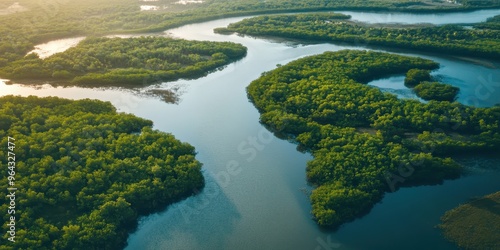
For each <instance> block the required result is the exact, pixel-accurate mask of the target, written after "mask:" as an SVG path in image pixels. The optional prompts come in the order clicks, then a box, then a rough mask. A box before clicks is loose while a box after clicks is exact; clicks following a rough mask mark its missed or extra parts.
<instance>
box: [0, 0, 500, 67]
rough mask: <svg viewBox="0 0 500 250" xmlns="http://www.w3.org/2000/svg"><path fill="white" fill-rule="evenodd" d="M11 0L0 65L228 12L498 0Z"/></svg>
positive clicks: (424, 6)
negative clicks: (67, 42) (65, 45)
mask: <svg viewBox="0 0 500 250" xmlns="http://www.w3.org/2000/svg"><path fill="white" fill-rule="evenodd" d="M16 2H18V3H19V5H20V6H22V7H23V8H25V9H26V10H25V11H22V12H17V13H15V12H14V13H12V14H9V15H0V23H1V24H2V25H1V26H0V67H2V66H4V65H7V64H8V63H10V62H13V61H15V60H19V59H21V58H22V57H24V56H25V55H26V53H28V52H29V51H31V50H32V49H33V48H34V46H35V45H36V44H39V43H43V42H47V41H50V40H54V39H61V38H68V37H73V36H102V35H106V34H117V33H118V34H123V33H148V32H162V31H165V30H166V29H169V28H174V27H178V26H181V25H184V24H188V23H195V22H202V21H207V20H213V19H218V18H224V17H231V16H243V15H251V14H265V13H289V12H294V11H318V10H334V9H336V10H339V9H350V10H371V11H373V10H378V11H406V12H422V11H426V12H437V11H457V10H458V11H460V10H473V9H480V8H498V7H500V2H499V1H498V0H481V1H474V0H473V1H469V0H459V1H458V2H459V3H461V4H453V3H448V2H447V1H428V0H422V1H414V0H397V1H395V0H368V1H364V0H363V1H361V0H356V1H345V0H332V1H323V0H303V1H295V0H268V1H262V0H231V1H228V0H206V1H203V3H198V4H186V5H182V4H176V3H175V2H177V0H159V1H158V2H155V3H154V4H155V5H156V4H157V6H159V7H161V8H159V9H160V10H158V11H141V10H140V5H142V4H144V3H143V2H141V1H137V0H105V1H103V0H85V1H70V0H47V1H39V0H15V1H14V0H5V1H2V3H3V5H1V6H0V8H2V7H3V8H7V7H8V6H10V5H12V4H14V3H16ZM150 4H153V3H148V5H150ZM165 6H166V8H165Z"/></svg>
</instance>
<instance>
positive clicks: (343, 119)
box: [247, 50, 500, 226]
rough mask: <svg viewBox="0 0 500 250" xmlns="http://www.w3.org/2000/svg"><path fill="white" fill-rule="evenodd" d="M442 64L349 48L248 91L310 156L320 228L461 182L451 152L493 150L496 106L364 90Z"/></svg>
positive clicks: (271, 123) (499, 141) (266, 118)
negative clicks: (409, 188) (426, 187)
mask: <svg viewBox="0 0 500 250" xmlns="http://www.w3.org/2000/svg"><path fill="white" fill-rule="evenodd" d="M437 67H438V65H437V64H436V63H434V62H432V61H429V60H424V59H421V58H412V57H404V56H398V55H394V54H388V53H379V52H372V51H349V50H344V51H339V52H326V53H323V54H321V55H317V56H311V57H306V58H303V59H299V60H296V61H293V62H291V63H289V64H287V65H285V66H281V67H278V68H277V69H275V70H273V71H271V72H266V73H264V74H263V75H262V76H261V77H260V78H259V79H257V80H255V81H253V82H252V83H251V84H250V85H249V86H248V89H247V91H248V95H249V98H250V99H251V101H252V102H253V103H254V104H255V106H256V107H257V108H258V110H259V111H260V113H261V116H260V119H261V122H262V123H264V124H265V125H266V126H268V127H269V128H270V129H271V130H273V131H274V132H275V133H276V134H277V135H279V136H281V137H284V138H287V139H292V140H294V141H296V142H297V143H298V144H299V145H298V147H299V148H301V149H303V150H307V151H309V152H311V153H312V155H313V156H314V159H313V160H312V161H310V162H308V164H307V178H308V180H309V182H310V183H312V184H313V185H314V186H316V189H315V190H314V191H313V192H312V195H311V202H312V207H313V211H312V213H313V215H314V217H315V218H316V220H317V222H318V223H319V224H320V225H324V226H337V225H340V224H342V223H344V222H346V221H349V220H352V219H354V218H355V217H357V216H359V215H361V214H363V213H364V212H366V211H367V210H369V209H370V208H371V207H372V206H373V204H375V203H376V202H378V201H380V200H381V198H382V196H383V194H384V193H385V192H386V191H390V190H394V189H397V188H398V187H399V186H401V185H417V184H435V183H440V182H441V181H442V180H443V179H449V178H457V177H459V176H460V173H461V167H460V166H459V165H458V164H457V163H456V162H455V161H453V160H452V159H451V158H445V156H450V155H453V154H457V153H462V152H467V153H471V152H487V151H493V152H496V150H497V149H498V147H499V146H500V127H499V124H500V121H499V119H500V107H493V108H473V107H468V106H464V105H461V104H459V103H456V102H454V103H450V102H438V101H430V102H429V103H428V104H423V103H421V102H419V101H416V100H399V99H398V98H397V97H396V96H394V95H392V94H389V93H383V92H381V91H380V90H379V89H377V88H374V87H370V86H367V85H365V84H364V83H367V82H369V81H371V80H374V79H377V78H381V77H385V76H389V75H393V74H404V73H406V72H407V71H409V70H410V69H415V68H418V69H422V70H432V69H436V68H437ZM401 175H404V178H403V177H401ZM395 176H396V177H395ZM397 177H399V179H398V178H397Z"/></svg>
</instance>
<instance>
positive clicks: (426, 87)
mask: <svg viewBox="0 0 500 250" xmlns="http://www.w3.org/2000/svg"><path fill="white" fill-rule="evenodd" d="M413 91H415V94H417V96H418V97H420V98H422V99H424V100H427V101H430V100H436V101H449V102H452V101H454V100H455V99H456V98H457V95H458V92H460V89H459V88H457V87H454V86H451V85H449V84H444V83H440V82H421V83H420V84H418V85H417V86H415V87H414V88H413Z"/></svg>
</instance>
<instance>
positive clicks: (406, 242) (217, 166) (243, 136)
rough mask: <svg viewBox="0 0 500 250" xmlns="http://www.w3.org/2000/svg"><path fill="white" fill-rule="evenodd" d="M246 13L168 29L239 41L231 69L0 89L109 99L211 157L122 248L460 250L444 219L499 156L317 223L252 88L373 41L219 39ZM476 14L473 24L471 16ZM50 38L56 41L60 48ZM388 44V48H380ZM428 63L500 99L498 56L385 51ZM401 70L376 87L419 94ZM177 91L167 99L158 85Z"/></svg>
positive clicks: (454, 19) (1, 91)
mask: <svg viewBox="0 0 500 250" xmlns="http://www.w3.org/2000/svg"><path fill="white" fill-rule="evenodd" d="M499 11H500V10H486V11H475V12H466V13H459V14H457V13H444V14H404V13H393V14H391V13H381V14H377V13H367V12H356V13H353V12H344V13H347V14H351V15H352V16H353V18H354V19H356V20H362V21H368V22H377V23H382V22H386V23H387V22H395V21H397V22H404V23H420V22H422V21H425V22H430V23H435V24H443V23H464V20H467V21H465V22H479V21H484V20H485V19H486V18H487V17H491V16H493V15H495V14H498V13H499ZM241 19H243V18H242V17H239V18H228V19H221V20H215V21H209V22H204V23H198V24H192V25H186V26H182V27H180V28H177V29H172V30H168V31H165V32H164V33H162V34H160V35H165V36H172V37H177V38H184V39H190V40H211V41H231V42H236V43H241V44H243V45H244V46H246V47H247V48H248V55H247V56H246V57H245V58H243V59H242V60H240V61H238V62H235V63H232V64H230V65H228V66H227V67H225V68H224V69H223V70H220V71H217V72H214V73H211V74H209V75H208V76H206V77H203V78H200V79H196V80H179V81H176V82H169V83H162V84H159V85H155V86H150V87H147V88H141V89H121V88H93V89H90V88H79V87H61V86H59V87H53V86H51V85H48V84H45V85H37V86H30V85H22V84H12V85H7V84H5V83H4V82H0V95H9V94H14V95H22V96H28V95H37V96H59V97H64V98H70V99H82V98H94V99H99V100H104V101H110V102H111V103H113V104H114V105H115V106H116V107H117V109H118V110H119V111H123V112H129V113H133V114H135V115H137V116H140V117H143V118H146V119H150V120H152V121H153V122H154V128H155V129H159V130H161V131H166V132H170V133H172V134H174V135H175V136H176V137H177V138H178V139H180V140H182V141H185V142H188V143H190V144H191V145H193V146H195V147H196V150H197V152H198V155H197V159H198V160H200V161H201V162H202V163H203V164H204V168H203V171H204V176H205V178H206V187H205V189H203V190H201V191H200V193H199V194H198V195H196V196H194V197H190V198H188V199H186V200H184V201H182V202H179V203H177V204H174V205H172V206H169V207H168V208H167V209H166V210H165V211H163V212H160V213H157V214H153V215H150V216H147V217H144V218H142V219H141V221H140V223H139V227H138V230H137V231H136V232H134V233H133V234H131V236H130V237H129V240H128V247H127V248H126V249H130V250H133V249H141V250H146V249H151V250H153V249H214V250H216V249H217V250H219V249H445V250H446V249H456V247H455V246H454V245H453V244H451V243H449V242H447V241H446V240H444V239H443V237H442V236H441V234H440V231H439V229H436V228H435V226H436V225H437V224H439V217H440V216H442V215H443V214H444V212H445V211H447V210H449V209H451V208H453V207H455V206H457V205H459V204H460V203H463V202H466V201H467V200H468V199H469V198H471V197H474V196H482V195H485V194H488V193H492V192H494V191H498V190H500V184H499V182H498V180H499V179H500V171H498V166H499V165H500V158H498V157H469V158H462V159H459V161H460V162H461V163H463V164H464V165H465V166H466V168H467V171H466V172H467V174H466V175H465V176H464V177H462V178H460V179H458V180H453V181H445V182H444V183H443V184H442V185H438V186H421V187H412V188H402V189H400V190H399V191H397V192H395V193H389V194H386V195H385V197H384V199H383V200H382V202H381V203H379V204H377V205H375V207H374V208H373V209H372V211H371V212H370V213H369V214H368V215H366V216H364V217H362V218H360V219H357V220H355V221H353V222H350V223H346V224H345V225H344V226H342V227H341V228H340V229H339V230H337V231H335V232H332V231H325V230H322V229H320V228H319V227H318V226H317V225H316V224H315V222H314V221H313V220H312V218H311V214H310V210H311V207H310V204H309V199H308V196H307V193H308V192H309V191H310V190H311V187H309V186H308V185H307V182H306V177H305V166H306V162H307V161H308V160H310V159H311V156H310V155H309V154H303V153H300V152H298V151H297V150H296V145H294V144H292V143H290V142H288V141H284V140H280V139H278V138H275V137H274V136H273V135H272V134H270V133H269V132H268V131H267V130H266V129H265V128H264V127H263V126H262V125H261V124H259V114H258V112H257V110H256V109H255V107H254V106H253V105H252V104H251V103H250V102H249V101H248V98H247V96H246V92H245V88H246V86H247V85H248V84H249V83H250V82H251V81H252V80H254V79H256V78H258V77H259V76H260V75H261V73H262V72H265V71H269V70H272V69H274V68H275V67H276V65H277V64H286V63H288V62H290V61H292V60H295V59H298V58H301V57H304V56H309V55H314V54H319V53H322V52H324V51H336V50H341V49H377V48H371V47H370V45H369V44H355V45H345V44H342V45H334V44H301V43H297V42H286V41H280V40H273V39H261V38H252V37H242V36H238V35H229V36H224V35H217V34H214V33H213V31H212V30H213V28H216V27H224V26H227V25H228V24H229V23H232V22H236V21H239V20H241ZM469 20H470V21H469ZM52 45H53V44H52ZM377 50H380V49H377ZM389 52H391V53H399V54H404V55H411V56H420V57H424V58H428V59H432V60H434V61H436V62H439V63H440V64H441V68H440V69H439V70H436V71H435V72H433V75H434V76H436V77H438V78H440V79H442V80H443V81H444V82H447V83H450V84H452V85H455V86H458V87H460V89H461V92H460V96H459V99H458V101H460V102H462V103H464V104H468V105H474V106H481V107H487V106H492V105H495V104H496V103H499V102H500V70H499V69H498V63H490V64H489V65H490V66H489V67H487V66H484V65H482V64H474V63H472V62H470V61H465V60H461V59H458V58H454V57H453V56H452V55H446V56H445V55H433V54H419V53H412V52H408V51H389ZM402 81H403V77H402V76H391V77H389V78H387V79H380V80H376V81H374V82H372V83H370V85H373V86H377V87H380V88H382V89H383V90H384V91H389V92H393V93H395V94H398V95H399V96H400V97H401V98H414V96H413V95H412V93H411V91H410V90H408V89H406V88H405V87H404V86H402ZM158 89H160V90H169V91H171V92H172V93H174V95H176V98H175V99H176V101H175V102H174V103H172V102H170V101H169V102H166V101H165V100H164V99H162V98H158V96H154V95H151V94H148V93H150V90H158Z"/></svg>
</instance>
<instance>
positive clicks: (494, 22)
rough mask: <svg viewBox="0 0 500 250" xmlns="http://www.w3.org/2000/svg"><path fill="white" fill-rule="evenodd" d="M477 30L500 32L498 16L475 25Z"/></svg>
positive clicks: (499, 18) (499, 17)
mask: <svg viewBox="0 0 500 250" xmlns="http://www.w3.org/2000/svg"><path fill="white" fill-rule="evenodd" d="M474 27H476V28H478V29H490V30H500V15H497V16H494V17H492V18H488V20H487V21H486V22H483V23H478V24H475V25H474Z"/></svg>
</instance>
